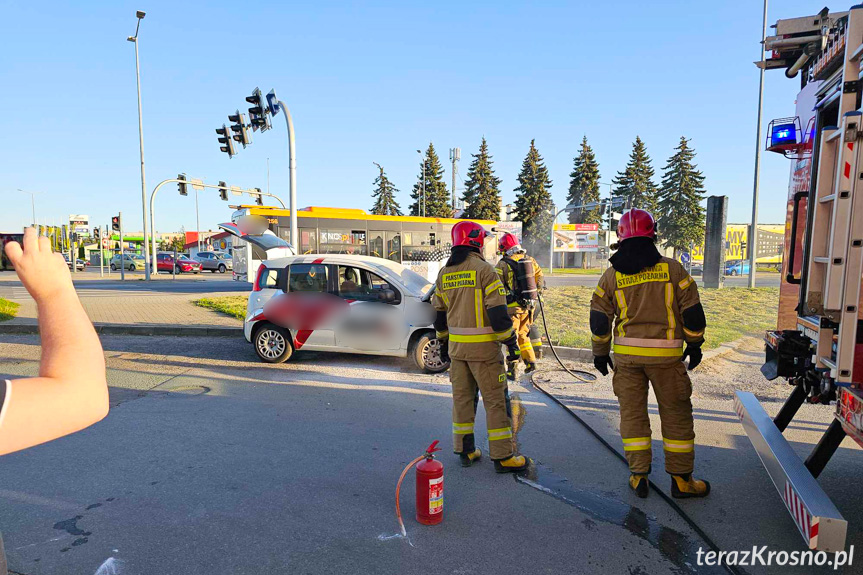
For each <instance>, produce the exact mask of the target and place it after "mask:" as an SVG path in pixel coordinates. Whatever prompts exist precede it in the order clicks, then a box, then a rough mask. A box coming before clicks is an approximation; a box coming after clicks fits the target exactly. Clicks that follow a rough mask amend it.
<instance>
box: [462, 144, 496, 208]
mask: <svg viewBox="0 0 863 575" xmlns="http://www.w3.org/2000/svg"><path fill="white" fill-rule="evenodd" d="M471 156H473V160H472V161H471V163H470V168H468V171H467V180H465V182H464V192H463V193H462V200H464V203H465V214H464V217H465V218H471V219H477V220H494V221H497V220H498V218H499V217H500V182H501V179H500V178H498V177H496V176H495V175H494V168H493V167H492V160H491V155H490V154H489V153H488V144H487V143H486V141H485V138H484V137H483V139H482V143H481V144H480V145H479V153H477V154H471Z"/></svg>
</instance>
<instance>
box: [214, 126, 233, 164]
mask: <svg viewBox="0 0 863 575" xmlns="http://www.w3.org/2000/svg"><path fill="white" fill-rule="evenodd" d="M216 133H217V134H218V135H219V143H220V144H222V146H221V147H220V148H219V149H220V150H222V151H223V152H225V153H226V154H228V157H229V158H233V157H234V155H235V154H236V153H237V149H236V148H235V147H234V140H233V138H231V133H230V132H229V131H228V128H226V127H225V125H224V124H222V127H221V128H216Z"/></svg>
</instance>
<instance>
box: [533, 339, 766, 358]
mask: <svg viewBox="0 0 863 575" xmlns="http://www.w3.org/2000/svg"><path fill="white" fill-rule="evenodd" d="M750 337H752V336H748V337H741V338H739V339H735V340H734V341H729V342H725V343H722V344H719V346H718V347H715V348H713V349H708V350H707V351H705V352H704V355H703V357H702V359H701V361H702V362H704V361H707V360H709V359H715V358H717V357H722V356H724V355H728V354H729V353H731V352H733V351H735V350H736V349H737V348H738V347H740V346H741V344H742V343H743V342H744V341H746V340H747V339H749V338H750ZM547 346H548V344H547V343H543V348H545V347H547ZM554 349H555V351H557V355H558V356H559V357H560V359H569V360H573V361H588V362H589V361H592V360H593V351H592V350H590V349H585V348H583V347H563V346H559V345H556V346H554ZM543 357H549V358H552V359H554V355H553V354H552V353H551V350H549V351H548V354H546V353H545V351H544V350H543Z"/></svg>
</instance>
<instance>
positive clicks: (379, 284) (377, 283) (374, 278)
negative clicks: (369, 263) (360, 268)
mask: <svg viewBox="0 0 863 575" xmlns="http://www.w3.org/2000/svg"><path fill="white" fill-rule="evenodd" d="M365 274H366V276H367V277H368V280H367V281H368V284H369V288H370V290H371V295H372V296H373V299H374V300H375V301H382V300H381V292H382V291H383V290H392V292H393V295H394V296H395V298H394V299H393V300H392V301H388V302H387V303H390V304H393V305H395V304H399V303H401V301H402V294H401V292H400V291H399V290H398V288H396V287H395V286H394V285H392V284H391V283H390V282H388V281H387V280H385V279H384V278H382V277H381V276H379V275H377V274H376V273H374V272H370V271H366V272H365Z"/></svg>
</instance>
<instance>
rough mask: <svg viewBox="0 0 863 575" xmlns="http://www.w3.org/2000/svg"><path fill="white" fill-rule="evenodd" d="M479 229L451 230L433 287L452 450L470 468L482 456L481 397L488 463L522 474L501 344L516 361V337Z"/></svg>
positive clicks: (463, 225)
mask: <svg viewBox="0 0 863 575" xmlns="http://www.w3.org/2000/svg"><path fill="white" fill-rule="evenodd" d="M488 235H490V234H489V233H488V232H487V231H486V230H485V229H484V228H483V227H482V226H481V225H479V224H477V223H474V222H469V221H462V222H459V223H457V224H456V225H454V226H453V228H452V240H453V241H452V243H453V248H452V254H451V255H450V258H449V260H448V261H447V263H446V265H445V266H444V267H443V269H441V271H440V274H439V275H438V278H437V282H436V283H435V293H434V296H433V298H432V303H433V305H434V307H435V309H436V310H437V315H436V317H435V322H434V326H435V331H436V332H437V337H438V339H439V340H440V342H441V359H443V360H444V361H447V360H450V361H451V366H450V381H451V382H452V402H453V408H452V421H453V423H452V432H453V451H454V452H455V453H456V454H458V455H459V456H460V458H461V463H462V465H463V466H465V467H469V466H470V465H471V464H472V463H474V462H475V461H477V460H478V459H479V458H480V456H481V455H482V452H481V451H480V450H479V449H478V448H477V447H476V441H475V438H474V428H473V425H474V418H475V416H476V409H477V403H478V393H477V392H481V393H482V401H483V405H484V406H485V420H486V426H487V428H488V444H489V451H490V456H491V459H492V460H493V461H494V466H495V470H496V471H497V472H498V473H505V472H507V471H521V470H522V469H525V468H527V467H528V465H529V464H530V459H528V458H527V457H525V456H523V455H519V454H517V453H516V445H515V440H514V438H513V434H512V414H511V413H510V409H509V401H508V399H509V398H508V394H507V384H506V376H505V374H504V366H503V354H502V353H501V347H500V345H501V343H502V344H504V345H506V346H507V348H508V350H509V356H508V358H511V359H517V358H518V346H517V343H516V336H515V333H514V332H513V330H512V322H511V321H510V319H509V316H508V315H507V311H506V292H505V290H504V288H503V284H502V283H501V281H500V279H499V278H498V277H497V274H496V273H495V271H494V268H493V267H492V265H491V264H490V263H488V262H487V261H485V259H484V258H483V257H482V247H483V244H484V242H485V238H486V236H488Z"/></svg>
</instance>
